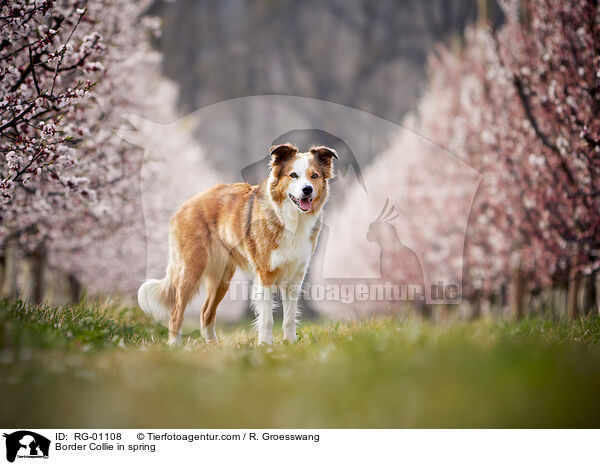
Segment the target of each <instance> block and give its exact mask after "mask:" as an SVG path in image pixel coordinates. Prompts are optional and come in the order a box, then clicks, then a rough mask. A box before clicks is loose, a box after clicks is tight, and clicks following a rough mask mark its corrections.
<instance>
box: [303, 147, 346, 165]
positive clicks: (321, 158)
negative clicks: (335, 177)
mask: <svg viewBox="0 0 600 465" xmlns="http://www.w3.org/2000/svg"><path fill="white" fill-rule="evenodd" d="M310 153H312V154H313V155H314V156H315V158H316V159H317V161H318V162H319V163H320V164H321V165H327V166H331V159H332V158H335V159H336V160H338V159H339V157H338V154H337V152H336V151H335V150H333V149H330V148H329V147H324V146H321V147H313V148H312V149H310Z"/></svg>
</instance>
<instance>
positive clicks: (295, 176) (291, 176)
mask: <svg viewBox="0 0 600 465" xmlns="http://www.w3.org/2000/svg"><path fill="white" fill-rule="evenodd" d="M297 177H298V175H297V174H296V173H292V174H290V178H294V179H295V178H297Z"/></svg>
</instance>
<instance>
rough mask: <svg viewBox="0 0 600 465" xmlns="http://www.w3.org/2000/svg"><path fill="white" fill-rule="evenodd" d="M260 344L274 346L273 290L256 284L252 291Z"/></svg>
mask: <svg viewBox="0 0 600 465" xmlns="http://www.w3.org/2000/svg"><path fill="white" fill-rule="evenodd" d="M252 299H253V301H254V311H255V313H256V321H255V325H256V329H257V331H258V343H259V344H273V288H272V287H270V286H263V285H262V284H260V283H258V282H257V283H254V285H253V289H252Z"/></svg>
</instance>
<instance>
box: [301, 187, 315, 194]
mask: <svg viewBox="0 0 600 465" xmlns="http://www.w3.org/2000/svg"><path fill="white" fill-rule="evenodd" d="M312 191H313V188H312V186H304V187H303V188H302V193H303V194H304V195H310V194H312Z"/></svg>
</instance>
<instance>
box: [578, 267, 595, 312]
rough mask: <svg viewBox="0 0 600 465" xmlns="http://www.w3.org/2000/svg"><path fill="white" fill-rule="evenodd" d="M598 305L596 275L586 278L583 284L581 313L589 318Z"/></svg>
mask: <svg viewBox="0 0 600 465" xmlns="http://www.w3.org/2000/svg"><path fill="white" fill-rule="evenodd" d="M595 305H596V275H595V274H592V275H588V276H584V278H583V282H582V284H581V311H582V313H583V314H584V315H586V316H588V315H590V314H591V313H592V312H593V311H594V306H595Z"/></svg>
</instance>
